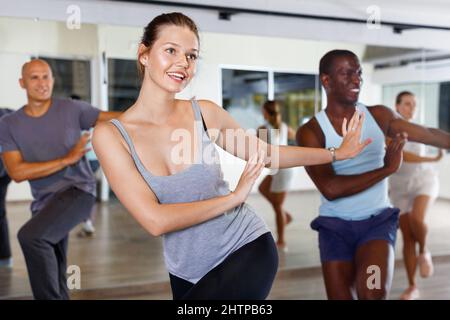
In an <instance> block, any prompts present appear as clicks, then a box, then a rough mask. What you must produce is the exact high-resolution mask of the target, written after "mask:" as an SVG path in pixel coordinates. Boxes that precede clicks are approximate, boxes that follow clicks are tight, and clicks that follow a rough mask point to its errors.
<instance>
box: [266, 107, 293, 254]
mask: <svg viewBox="0 0 450 320" xmlns="http://www.w3.org/2000/svg"><path fill="white" fill-rule="evenodd" d="M262 112H263V115H264V119H265V120H266V123H265V124H264V125H263V126H261V127H259V128H258V137H259V138H260V139H262V140H266V141H267V142H268V143H270V144H272V145H282V146H285V145H287V144H288V139H290V140H295V131H294V130H293V129H292V128H290V127H289V126H288V125H287V124H286V123H284V122H282V121H281V113H280V105H279V104H278V102H277V101H266V103H264V105H263V107H262ZM293 176H294V168H288V169H278V170H274V171H273V172H272V173H271V174H269V175H267V176H266V177H265V178H264V180H263V181H262V182H261V184H260V185H259V191H260V192H261V194H262V195H263V196H264V197H265V198H266V199H267V200H268V201H269V202H270V204H271V205H272V207H273V209H274V210H275V218H276V225H277V234H278V238H277V247H278V248H279V249H281V250H282V251H287V246H286V240H285V237H284V228H285V226H286V225H288V224H289V223H290V222H291V221H292V215H291V214H290V213H289V212H287V211H286V210H284V209H283V203H284V200H285V199H286V194H287V191H289V189H290V186H291V182H292V178H293Z"/></svg>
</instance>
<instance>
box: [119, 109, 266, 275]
mask: <svg viewBox="0 0 450 320" xmlns="http://www.w3.org/2000/svg"><path fill="white" fill-rule="evenodd" d="M192 108H193V111H194V116H195V130H194V132H195V134H194V139H198V140H197V141H198V142H200V143H199V145H197V147H198V148H197V150H196V151H197V156H198V157H197V160H198V159H200V160H199V161H195V162H194V163H193V164H191V165H190V166H189V167H188V168H186V169H184V170H182V171H180V172H178V173H175V174H172V175H168V176H155V175H153V174H151V173H150V172H149V171H147V170H146V169H145V167H144V165H143V164H142V162H141V160H140V159H139V156H138V155H137V153H136V150H135V148H134V146H133V142H132V141H131V139H130V137H129V135H128V133H127V132H126V130H125V128H124V127H123V125H122V124H121V123H120V122H119V121H118V120H117V119H113V120H111V122H112V123H113V124H114V125H115V126H116V127H117V128H118V130H119V131H120V133H121V134H122V136H123V138H124V139H125V141H126V142H127V144H128V146H129V149H130V152H131V156H132V158H133V160H134V163H135V165H136V168H137V169H138V171H139V172H140V174H141V175H142V177H143V178H144V179H145V181H146V182H147V184H148V186H149V188H150V189H151V190H152V191H153V192H154V194H155V195H156V197H157V198H158V201H159V203H161V204H170V203H186V202H195V201H202V200H207V199H211V198H215V197H219V196H224V195H227V194H229V193H230V190H229V187H228V183H227V182H226V181H225V180H224V179H223V173H222V169H221V166H220V162H219V154H218V152H217V150H216V148H215V144H214V143H213V142H212V141H211V140H210V138H209V137H208V135H207V133H206V132H205V130H204V129H203V128H202V116H201V113H200V107H199V105H198V103H197V101H195V100H192ZM267 232H269V229H268V227H267V226H266V224H265V222H264V221H263V220H262V219H261V218H260V217H259V216H257V215H256V213H255V212H254V210H253V208H251V207H250V206H249V205H247V204H245V203H242V204H241V205H239V206H237V207H235V208H233V209H231V210H228V211H226V212H224V213H223V214H221V215H219V216H217V217H215V218H213V219H210V220H208V221H205V222H203V223H200V224H197V225H194V226H191V227H188V228H185V229H182V230H177V231H173V232H170V233H166V234H164V235H163V236H162V237H163V246H164V250H163V251H164V258H165V263H166V266H167V269H168V271H169V273H171V274H173V275H175V276H177V277H179V278H182V279H185V280H187V281H189V282H192V283H196V282H197V281H198V280H200V279H201V278H202V277H203V276H204V275H205V274H206V273H208V272H209V271H210V270H211V269H213V268H214V267H216V266H217V265H219V264H220V263H221V262H223V260H225V258H227V256H229V255H230V254H231V253H233V252H234V251H236V250H237V249H239V248H240V247H242V246H243V245H245V244H247V243H249V242H251V241H253V240H255V239H257V238H258V237H259V236H261V235H262V234H264V233H267Z"/></svg>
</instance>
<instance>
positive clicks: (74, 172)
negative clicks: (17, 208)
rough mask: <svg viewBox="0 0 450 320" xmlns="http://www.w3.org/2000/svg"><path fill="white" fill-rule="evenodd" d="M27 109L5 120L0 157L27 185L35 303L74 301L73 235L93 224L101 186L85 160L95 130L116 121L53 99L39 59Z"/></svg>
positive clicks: (24, 239) (27, 245)
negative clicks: (70, 283) (69, 259)
mask: <svg viewBox="0 0 450 320" xmlns="http://www.w3.org/2000/svg"><path fill="white" fill-rule="evenodd" d="M19 83H20V86H21V87H22V88H23V89H25V91H26V94H27V104H26V105H25V106H23V107H22V108H20V109H19V110H17V111H16V112H13V113H11V114H8V115H6V116H4V117H3V118H1V119H0V152H1V154H2V159H3V163H4V165H5V168H6V170H7V172H8V174H9V176H10V177H11V178H12V179H13V180H14V181H16V182H22V181H25V180H28V182H29V183H30V186H31V191H32V195H33V202H32V204H31V213H32V218H31V219H30V220H29V221H28V222H27V223H25V225H24V226H23V227H22V228H21V229H20V230H19V232H18V239H19V242H20V245H21V247H22V251H23V254H24V257H25V261H26V264H27V269H28V276H29V279H30V284H31V289H32V291H33V295H34V298H35V299H69V292H68V288H67V284H66V268H67V266H66V256H67V244H68V234H69V232H70V230H71V229H72V228H73V227H75V226H76V225H77V224H78V223H80V222H82V221H83V220H85V219H86V218H88V217H89V214H90V212H91V209H92V207H93V205H94V202H95V191H96V188H95V178H94V175H93V173H92V170H91V168H90V166H89V163H88V161H87V159H86V157H85V156H84V155H85V153H86V152H87V151H88V150H87V149H86V144H87V142H88V140H89V134H88V133H82V132H83V131H84V130H89V129H90V128H91V127H93V126H94V125H95V124H96V123H97V122H99V121H106V120H109V119H111V118H114V117H117V116H118V113H116V112H101V111H100V110H98V109H96V108H94V107H92V106H91V105H89V104H88V103H85V102H82V101H76V100H68V99H67V100H66V99H55V98H52V91H53V84H54V79H53V75H52V71H51V69H50V66H49V65H48V64H47V62H45V61H44V60H40V59H36V60H32V61H30V62H27V63H26V64H24V66H23V67H22V78H21V79H20V80H19Z"/></svg>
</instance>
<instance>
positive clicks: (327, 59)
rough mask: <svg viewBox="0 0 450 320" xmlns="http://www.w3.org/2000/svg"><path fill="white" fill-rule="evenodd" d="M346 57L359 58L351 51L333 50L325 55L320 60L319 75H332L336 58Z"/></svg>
mask: <svg viewBox="0 0 450 320" xmlns="http://www.w3.org/2000/svg"><path fill="white" fill-rule="evenodd" d="M344 56H352V57H355V58H358V56H357V55H356V54H354V53H353V52H352V51H350V50H342V49H336V50H331V51H329V52H327V53H325V55H324V56H323V57H322V58H321V59H320V63H319V75H322V74H330V72H331V68H332V66H333V63H334V60H335V59H336V58H339V57H344Z"/></svg>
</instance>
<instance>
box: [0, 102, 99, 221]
mask: <svg viewBox="0 0 450 320" xmlns="http://www.w3.org/2000/svg"><path fill="white" fill-rule="evenodd" d="M24 108H25V107H22V108H21V109H19V110H17V111H15V112H13V113H11V114H8V115H5V116H4V117H2V118H1V119H0V152H6V151H15V150H17V151H20V153H21V154H22V157H23V159H24V161H26V162H44V161H50V160H55V159H58V158H62V157H64V156H65V155H67V153H68V152H69V151H70V149H72V147H73V146H74V145H75V144H76V143H77V142H78V140H79V139H80V137H81V134H82V131H83V130H89V128H91V127H92V126H93V125H94V124H95V122H96V121H97V118H98V115H99V112H100V110H99V109H97V108H94V107H92V106H91V105H90V104H88V103H86V102H83V101H79V100H68V99H52V104H51V106H50V108H49V109H48V111H47V112H46V113H45V114H44V115H42V116H40V117H31V116H29V115H27V114H26V113H25V111H24ZM29 183H30V186H31V192H32V194H33V198H34V201H33V202H32V204H31V211H32V212H33V213H36V212H37V211H38V210H40V209H42V207H43V206H44V205H45V203H46V201H47V200H48V199H49V198H50V197H51V196H52V195H53V194H55V193H56V192H59V191H62V190H65V189H67V188H69V187H72V186H73V187H77V188H79V189H81V190H83V191H85V192H87V193H90V194H92V195H94V196H95V195H96V184H95V178H94V175H93V173H92V170H91V168H90V166H89V162H88V160H87V159H86V157H83V158H82V159H81V160H80V161H78V162H77V163H76V164H74V165H71V166H68V167H66V168H64V169H62V170H60V171H58V172H55V173H53V174H51V175H49V176H47V177H44V178H39V179H34V180H29Z"/></svg>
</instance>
